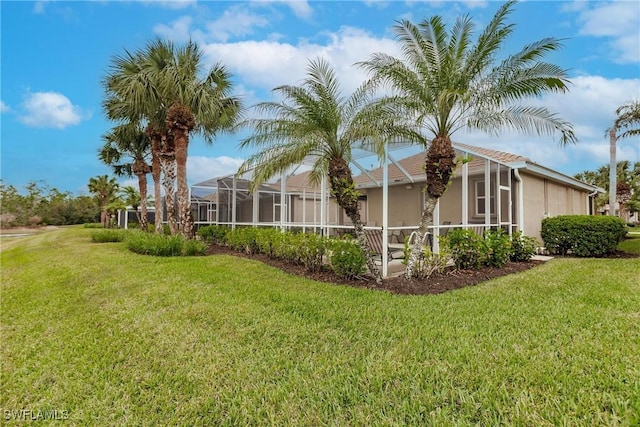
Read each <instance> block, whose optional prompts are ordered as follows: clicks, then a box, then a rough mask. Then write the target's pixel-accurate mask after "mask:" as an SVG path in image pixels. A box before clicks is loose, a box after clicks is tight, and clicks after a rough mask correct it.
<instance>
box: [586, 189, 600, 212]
mask: <svg viewBox="0 0 640 427" xmlns="http://www.w3.org/2000/svg"><path fill="white" fill-rule="evenodd" d="M597 194H598V190H594V192H593V193H590V194H587V215H595V214H596V205H595V203H592V202H591V198H592V197H594V196H595V195H597Z"/></svg>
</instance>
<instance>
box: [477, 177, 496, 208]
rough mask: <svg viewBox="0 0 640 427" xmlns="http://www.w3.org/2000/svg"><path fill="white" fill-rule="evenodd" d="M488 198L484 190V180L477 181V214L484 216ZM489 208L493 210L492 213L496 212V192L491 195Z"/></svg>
mask: <svg viewBox="0 0 640 427" xmlns="http://www.w3.org/2000/svg"><path fill="white" fill-rule="evenodd" d="M486 198H487V196H486V194H485V191H484V181H476V209H475V215H476V216H484V214H485V209H484V207H485V199H486ZM489 209H490V210H491V215H495V214H496V200H495V196H494V194H490V196H489Z"/></svg>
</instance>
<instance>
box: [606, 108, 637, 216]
mask: <svg viewBox="0 0 640 427" xmlns="http://www.w3.org/2000/svg"><path fill="white" fill-rule="evenodd" d="M616 115H617V116H618V117H616V120H615V122H614V123H613V127H611V129H609V189H615V188H617V183H616V178H617V177H616V167H615V166H616V144H617V142H618V139H621V138H628V137H630V136H637V135H640V101H637V100H636V101H630V102H628V103H626V104H624V105H621V106H620V107H618V109H617V110H616ZM620 131H621V133H620V134H618V132H620ZM615 206H616V192H615V191H612V190H610V191H609V215H615V214H616V212H615V211H616V209H615Z"/></svg>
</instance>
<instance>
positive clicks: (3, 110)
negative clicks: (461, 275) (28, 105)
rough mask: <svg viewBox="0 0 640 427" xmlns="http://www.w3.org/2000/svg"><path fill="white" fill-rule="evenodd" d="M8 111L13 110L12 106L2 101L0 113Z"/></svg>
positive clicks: (0, 102)
mask: <svg viewBox="0 0 640 427" xmlns="http://www.w3.org/2000/svg"><path fill="white" fill-rule="evenodd" d="M7 111H11V108H10V107H9V106H8V105H7V104H5V103H4V102H3V101H0V113H6V112H7Z"/></svg>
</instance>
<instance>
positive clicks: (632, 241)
mask: <svg viewBox="0 0 640 427" xmlns="http://www.w3.org/2000/svg"><path fill="white" fill-rule="evenodd" d="M618 249H620V250H621V251H625V252H629V253H632V254H638V255H640V232H637V231H632V232H629V233H627V238H626V239H624V240H623V241H622V242H620V244H619V245H618Z"/></svg>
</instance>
